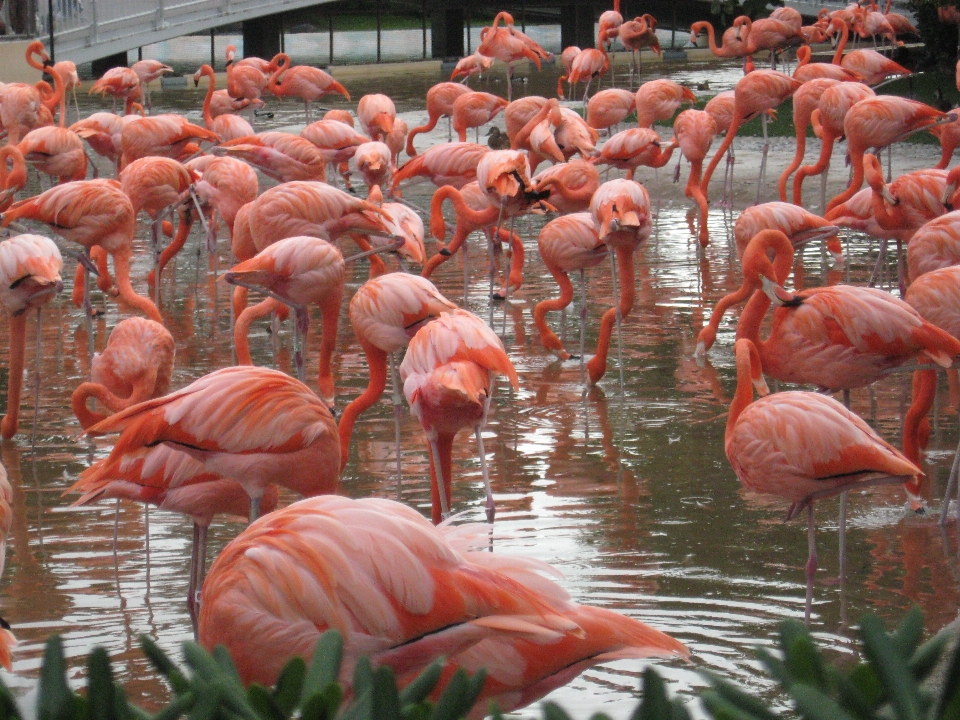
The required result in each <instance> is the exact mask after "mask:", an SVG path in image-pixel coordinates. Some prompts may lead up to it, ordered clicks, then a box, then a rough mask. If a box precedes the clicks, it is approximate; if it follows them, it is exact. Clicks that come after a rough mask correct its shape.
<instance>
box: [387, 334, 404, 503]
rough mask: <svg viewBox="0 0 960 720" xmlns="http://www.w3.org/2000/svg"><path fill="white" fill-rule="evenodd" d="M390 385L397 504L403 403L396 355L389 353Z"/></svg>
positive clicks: (400, 478) (401, 479) (401, 471)
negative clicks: (391, 387)
mask: <svg viewBox="0 0 960 720" xmlns="http://www.w3.org/2000/svg"><path fill="white" fill-rule="evenodd" d="M390 384H391V385H392V386H393V439H394V443H395V446H396V453H397V502H400V500H401V492H400V486H401V484H402V482H403V470H402V464H401V458H400V415H401V414H402V413H403V401H402V400H401V398H400V386H399V384H398V383H397V354H396V353H390Z"/></svg>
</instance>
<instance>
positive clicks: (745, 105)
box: [700, 70, 803, 205]
mask: <svg viewBox="0 0 960 720" xmlns="http://www.w3.org/2000/svg"><path fill="white" fill-rule="evenodd" d="M802 84H803V83H801V82H800V81H799V80H794V79H793V78H792V77H790V76H789V75H784V74H783V73H780V72H777V71H776V70H754V71H753V72H752V73H749V74H747V75H744V76H743V77H742V78H740V80H739V81H737V86H736V88H735V89H734V103H735V107H734V112H733V119H732V120H731V121H730V127H729V129H728V130H727V134H726V136H725V137H724V138H723V144H721V145H720V147H719V149H718V150H717V152H716V153H715V154H714V156H713V158H712V159H711V160H710V164H709V165H708V166H707V170H706V172H705V173H704V174H703V182H702V183H701V184H700V187H701V189H702V191H703V194H704V195H705V196H706V197H709V196H710V193H709V191H708V188H709V187H710V178H711V177H713V171H714V170H715V169H716V167H717V165H718V164H719V163H720V160H721V158H723V156H724V154H725V153H726V152H727V150H728V149H729V148H730V145H731V144H732V143H733V139H734V138H735V137H736V135H737V130H739V129H740V125H741V124H742V123H743V122H744V121H745V119H746V118H747V117H749V116H751V115H754V114H756V113H760V120H761V122H762V123H763V155H762V158H761V160H760V175H759V177H758V178H757V200H756V202H757V204H758V205H759V204H760V195H761V191H762V189H763V177H764V174H765V172H766V165H767V152H768V151H769V150H770V140H769V138H768V137H767V115H766V111H767V110H772V109H773V108H775V107H777V106H778V105H779V104H780V103H782V102H783V101H784V100H786V99H787V98H788V97H790V96H791V95H793V93H794V92H796V90H797V89H798V88H799V87H800V86H801V85H802Z"/></svg>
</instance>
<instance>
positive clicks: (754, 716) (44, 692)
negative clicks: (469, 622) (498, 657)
mask: <svg viewBox="0 0 960 720" xmlns="http://www.w3.org/2000/svg"><path fill="white" fill-rule="evenodd" d="M859 635H860V643H861V648H862V653H861V654H862V656H863V658H864V660H863V661H861V662H858V663H856V664H854V665H852V666H840V665H837V664H834V663H831V662H828V661H827V660H826V659H825V658H824V656H823V653H822V651H821V649H820V648H819V647H818V646H817V644H816V642H815V641H814V640H813V638H812V637H811V635H810V633H809V632H808V631H807V630H806V629H805V628H804V627H803V625H802V624H800V623H799V622H796V621H786V622H784V623H782V624H781V626H780V632H779V647H778V650H779V653H777V654H774V653H771V652H769V651H767V650H763V649H760V650H758V651H757V656H758V658H759V660H760V662H761V663H762V665H763V667H764V668H765V670H766V672H767V673H768V674H769V675H770V676H771V677H772V678H773V679H774V680H775V681H776V683H777V686H778V688H779V689H780V690H781V691H782V692H783V693H784V694H785V695H786V697H787V698H788V699H789V701H790V703H791V705H792V706H793V708H794V710H795V712H796V714H797V715H798V716H799V717H800V718H803V719H804V720H960V647H953V648H950V647H949V646H950V645H951V636H950V635H949V634H948V633H945V632H943V633H940V634H939V635H937V636H935V637H934V638H932V639H930V640H928V641H927V642H925V643H922V644H921V638H922V635H923V618H922V615H921V613H920V611H919V610H917V609H914V610H913V611H911V612H910V613H909V614H907V616H906V618H905V619H904V620H903V622H902V623H901V625H900V627H899V628H897V629H896V630H895V631H894V632H893V633H887V632H886V631H885V630H884V628H883V626H882V624H881V622H880V620H878V619H877V618H876V617H875V616H873V615H865V616H864V617H863V618H862V619H861V621H860V628H859ZM140 642H141V644H142V647H143V651H144V653H145V654H146V656H147V657H148V658H149V659H150V662H151V663H152V664H153V666H154V667H155V668H156V670H157V671H158V672H159V673H160V674H161V675H162V676H163V677H164V678H165V679H166V681H167V683H168V684H169V686H170V688H171V690H172V693H173V699H172V700H171V701H170V703H169V704H168V705H167V706H166V707H164V708H163V709H161V710H160V711H159V712H157V713H156V714H149V713H147V712H144V711H143V710H141V709H140V708H138V707H136V706H135V705H133V704H131V703H130V702H129V701H128V700H127V699H126V697H125V695H124V691H123V687H122V686H121V685H119V684H118V683H117V682H116V681H115V680H114V678H113V670H112V668H111V665H110V660H109V658H108V657H107V654H106V652H105V651H104V650H103V649H102V648H97V649H95V650H94V651H93V652H92V653H91V654H90V656H89V658H88V659H87V686H86V691H85V693H82V694H80V693H76V692H74V691H73V690H71V689H70V686H69V685H68V683H67V674H66V673H67V667H66V663H65V661H64V656H63V645H62V642H61V640H60V638H59V637H58V636H56V635H55V636H53V637H51V638H50V640H49V641H48V642H47V646H46V652H45V655H44V659H43V666H42V668H41V670H40V685H39V688H38V693H37V706H36V710H35V716H36V718H37V719H38V720H175V718H179V717H181V716H186V717H187V718H189V719H190V720H287V719H288V718H295V717H298V718H304V719H305V720H333V719H334V718H340V719H341V720H457V719H458V718H462V717H465V716H467V715H468V714H471V715H474V716H479V715H480V714H481V712H482V709H481V708H479V707H475V706H476V705H477V699H478V698H479V697H480V693H481V691H482V689H483V683H484V673H483V672H482V671H481V672H478V673H477V674H475V675H473V676H469V675H467V674H466V673H465V672H463V671H462V670H460V671H458V672H457V673H456V674H455V675H453V677H452V678H451V679H450V681H449V682H448V683H447V685H446V687H445V688H444V689H443V691H442V693H441V692H439V691H438V689H437V685H438V683H439V681H440V678H441V670H442V664H441V663H440V662H439V661H438V662H436V663H434V664H433V665H431V666H430V667H428V668H427V669H426V670H425V671H424V672H423V673H422V674H421V675H420V676H419V677H418V678H417V679H416V680H415V681H414V682H412V683H410V684H409V685H408V686H407V687H405V688H404V689H402V690H400V689H398V688H397V684H396V680H395V678H394V675H393V672H392V671H391V670H390V669H389V668H386V667H379V668H376V669H373V668H372V667H371V665H370V663H369V661H367V660H366V659H365V658H361V660H360V661H359V662H358V663H357V665H356V668H355V671H354V674H353V691H352V694H351V695H350V696H349V699H348V696H347V693H346V691H345V689H344V687H343V686H342V685H341V684H340V683H339V681H338V676H339V672H340V667H341V663H342V659H343V640H342V638H341V636H340V634H339V633H337V632H336V631H329V632H327V633H325V634H324V635H323V636H322V637H321V638H320V641H319V642H318V643H317V647H316V650H315V652H314V656H313V659H312V661H311V662H310V664H309V665H307V664H306V663H305V662H304V661H303V660H301V659H299V658H296V659H294V660H291V661H290V662H289V663H288V664H287V666H286V667H285V668H284V670H283V672H282V674H281V676H280V678H279V680H278V681H277V684H276V686H274V687H273V688H265V687H263V686H261V685H256V684H254V685H251V686H250V687H248V688H244V687H243V686H242V685H241V684H240V680H239V676H238V675H237V672H236V669H235V668H234V665H233V662H232V661H231V659H230V657H229V655H228V654H227V652H226V650H224V649H223V648H222V647H220V648H217V649H215V650H214V651H213V653H212V654H211V653H207V652H206V651H205V650H203V649H202V648H201V647H200V646H199V645H196V644H194V643H185V644H184V646H183V656H184V661H185V663H186V666H187V668H186V669H183V668H181V667H179V666H178V665H177V664H176V663H174V662H173V661H172V660H171V659H170V658H169V657H168V656H167V655H166V654H165V653H164V652H163V651H162V650H160V648H158V647H157V646H156V644H155V643H154V642H153V641H152V640H151V639H150V638H148V637H146V636H142V637H141V639H140ZM954 644H956V643H954ZM935 671H936V672H935ZM933 674H940V675H941V676H942V679H940V680H935V681H934V682H927V683H925V682H924V681H926V680H928V679H929V678H930V677H931V675H933ZM703 675H704V676H705V677H706V679H707V680H708V682H709V683H710V686H711V687H710V688H709V689H708V690H706V691H704V692H703V693H702V694H701V695H700V701H701V702H702V704H703V707H704V708H705V710H706V712H707V715H708V716H709V717H711V718H712V719H713V720H781V719H782V718H783V717H784V714H783V713H781V712H777V711H776V710H774V709H773V708H772V706H771V705H770V703H769V702H768V700H765V699H762V698H760V697H758V696H757V695H755V694H752V693H751V692H749V691H747V690H744V689H742V688H739V687H738V686H736V685H735V684H733V683H731V682H730V681H728V680H724V679H722V678H720V677H718V676H716V675H713V674H712V673H707V672H704V673H703ZM641 689H642V692H643V698H642V700H641V701H640V703H639V704H638V705H637V708H636V709H635V710H634V712H633V714H632V715H631V718H630V720H690V718H691V714H690V712H689V710H688V708H687V705H686V704H685V702H684V701H683V700H681V699H680V698H677V697H674V698H673V699H670V698H669V696H668V693H667V689H666V684H665V683H664V681H663V679H662V678H661V677H660V675H659V674H657V671H656V670H654V669H653V668H652V667H650V668H647V670H646V671H645V672H644V674H643V682H642V688H641ZM489 712H490V713H491V714H492V715H493V717H494V718H496V719H497V720H499V719H500V718H501V717H502V716H501V715H500V713H499V711H497V710H496V708H492V707H491V708H490V709H489ZM30 715H31V714H30V713H22V711H21V709H20V708H19V707H18V705H17V702H16V700H15V698H14V697H13V695H12V693H11V692H10V690H9V689H8V688H7V687H6V686H5V685H4V684H3V683H2V681H0V719H2V720H6V719H7V718H9V719H11V720H13V719H15V720H24V717H25V716H30ZM542 716H543V718H544V720H568V718H569V717H570V716H569V715H568V714H567V713H566V712H565V711H564V710H563V709H562V708H561V707H560V706H558V705H556V704H554V703H549V702H548V703H544V704H543V707H542ZM592 720H607V716H606V715H603V714H600V713H598V714H596V715H594V716H593V718H592Z"/></svg>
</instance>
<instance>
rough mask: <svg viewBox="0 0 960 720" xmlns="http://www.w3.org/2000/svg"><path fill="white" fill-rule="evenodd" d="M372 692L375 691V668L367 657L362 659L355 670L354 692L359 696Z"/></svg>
mask: <svg viewBox="0 0 960 720" xmlns="http://www.w3.org/2000/svg"><path fill="white" fill-rule="evenodd" d="M370 690H373V668H372V667H370V661H369V660H368V659H367V658H366V657H361V658H359V659H358V660H357V664H356V666H355V667H354V668H353V692H354V694H356V695H359V694H361V693H365V692H368V691H370Z"/></svg>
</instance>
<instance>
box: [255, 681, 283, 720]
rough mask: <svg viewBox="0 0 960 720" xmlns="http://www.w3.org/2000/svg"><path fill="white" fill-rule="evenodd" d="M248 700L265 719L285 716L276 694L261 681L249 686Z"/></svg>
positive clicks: (280, 719) (271, 719)
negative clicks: (261, 683)
mask: <svg viewBox="0 0 960 720" xmlns="http://www.w3.org/2000/svg"><path fill="white" fill-rule="evenodd" d="M247 701H248V702H249V703H250V705H251V707H253V709H254V710H255V711H256V712H257V715H259V716H260V717H261V718H263V720H283V718H284V717H285V715H284V714H283V711H282V710H281V709H280V706H279V704H278V703H277V701H276V699H275V697H274V695H273V694H271V692H270V691H269V690H267V688H265V687H264V686H263V685H260V684H259V683H252V684H251V685H250V687H248V688H247Z"/></svg>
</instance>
